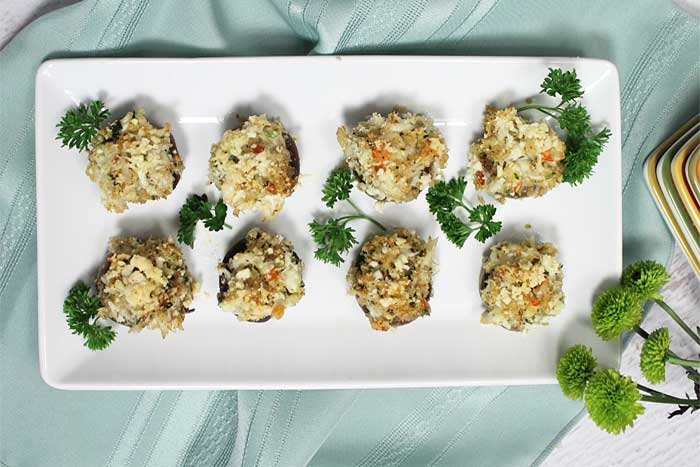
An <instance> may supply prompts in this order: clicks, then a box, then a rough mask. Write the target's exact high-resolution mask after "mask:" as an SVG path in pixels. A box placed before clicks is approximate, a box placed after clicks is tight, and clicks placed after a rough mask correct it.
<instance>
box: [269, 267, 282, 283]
mask: <svg viewBox="0 0 700 467" xmlns="http://www.w3.org/2000/svg"><path fill="white" fill-rule="evenodd" d="M279 275H280V272H279V271H278V270H277V269H274V268H273V269H272V270H270V272H268V273H267V280H268V281H274V280H275V279H277V278H278V277H279Z"/></svg>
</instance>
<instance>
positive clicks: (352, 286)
mask: <svg viewBox="0 0 700 467" xmlns="http://www.w3.org/2000/svg"><path fill="white" fill-rule="evenodd" d="M435 245H436V240H435V239H431V238H429V239H428V240H423V239H422V238H420V237H419V236H418V235H416V233H415V232H414V231H412V230H408V229H398V230H395V231H393V232H390V233H387V234H379V235H375V236H374V237H372V238H371V239H370V240H369V241H368V242H366V243H365V244H364V245H362V248H361V250H360V254H359V256H358V258H357V260H356V261H355V262H354V264H353V265H352V267H351V268H350V270H349V272H348V277H347V280H348V293H349V294H351V295H354V296H355V298H356V300H357V303H358V305H359V306H360V308H361V309H362V311H363V312H364V313H365V316H366V317H367V319H369V323H370V326H372V328H373V329H376V330H379V331H388V330H389V329H390V328H392V327H396V326H401V325H404V324H408V323H410V322H412V321H414V320H415V319H416V318H419V317H421V316H427V315H429V314H430V304H429V303H428V301H429V300H430V296H431V294H432V282H433V256H434V252H435Z"/></svg>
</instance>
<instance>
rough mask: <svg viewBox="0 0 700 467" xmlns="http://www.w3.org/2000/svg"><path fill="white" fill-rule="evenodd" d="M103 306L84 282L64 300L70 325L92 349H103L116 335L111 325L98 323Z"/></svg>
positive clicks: (64, 310)
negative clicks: (98, 315) (99, 312)
mask: <svg viewBox="0 0 700 467" xmlns="http://www.w3.org/2000/svg"><path fill="white" fill-rule="evenodd" d="M101 306H102V304H101V303H100V301H99V300H98V299H97V297H95V296H94V295H92V294H91V293H90V288H89V287H88V286H87V285H85V284H83V283H82V282H79V283H78V284H76V285H75V286H74V287H73V288H72V289H71V290H70V292H68V296H67V297H66V299H65V301H64V302H63V313H64V314H65V315H66V322H67V323H68V327H69V328H70V330H71V332H72V333H73V334H77V335H79V336H81V337H82V338H83V339H84V341H83V345H84V346H85V347H87V348H88V349H90V350H103V349H105V348H107V347H108V346H109V345H110V344H111V343H112V341H113V340H114V338H115V337H116V333H115V332H114V330H113V329H112V328H111V327H108V326H102V325H100V324H98V323H97V312H98V310H99V309H100V307H101Z"/></svg>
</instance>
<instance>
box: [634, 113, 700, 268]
mask: <svg viewBox="0 0 700 467" xmlns="http://www.w3.org/2000/svg"><path fill="white" fill-rule="evenodd" d="M698 129H700V118H698V117H697V116H696V117H693V118H691V119H690V120H689V121H688V122H686V124H685V125H683V126H682V127H681V128H679V129H678V130H677V131H676V132H675V133H674V134H673V135H671V136H670V137H669V138H668V139H667V140H666V141H664V142H663V143H662V144H661V145H660V146H659V147H658V148H656V149H655V150H654V151H653V152H652V153H651V154H650V155H649V157H647V159H646V161H645V162H644V179H645V181H646V183H647V187H648V188H649V191H650V193H651V195H652V198H653V199H654V202H655V203H656V206H657V207H658V208H659V211H660V212H661V214H662V217H663V219H664V221H665V222H666V225H667V226H668V228H669V230H670V231H671V232H672V233H673V235H674V237H676V240H677V241H678V244H679V245H680V246H681V249H682V250H683V252H684V253H685V255H686V257H687V258H688V261H689V262H690V264H691V266H692V267H693V270H694V271H695V274H696V275H698V277H700V260H699V259H698V257H697V255H696V253H695V249H696V248H695V247H694V246H693V243H692V241H693V240H692V238H690V237H689V236H686V230H687V224H686V223H685V221H686V220H687V221H688V222H690V220H689V219H686V220H684V219H682V218H681V217H680V216H679V214H678V213H677V208H676V207H675V203H674V204H673V206H674V207H672V204H671V203H672V200H670V199H668V198H667V197H666V196H667V195H666V194H665V193H666V192H668V188H666V191H664V187H663V185H664V184H663V182H662V179H660V178H658V177H657V175H658V169H659V165H660V162H659V161H660V160H661V159H662V158H663V157H664V156H665V155H666V154H675V153H676V152H677V151H678V149H679V148H681V147H682V146H683V144H685V143H686V142H687V141H688V140H689V139H690V138H691V137H692V136H693V135H694V134H696V133H697V132H698ZM686 218H687V214H686ZM684 226H685V227H684Z"/></svg>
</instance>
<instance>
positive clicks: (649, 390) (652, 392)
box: [635, 383, 673, 397]
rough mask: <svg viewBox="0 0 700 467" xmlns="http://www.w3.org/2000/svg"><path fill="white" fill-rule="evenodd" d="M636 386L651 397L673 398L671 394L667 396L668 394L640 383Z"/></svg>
mask: <svg viewBox="0 0 700 467" xmlns="http://www.w3.org/2000/svg"><path fill="white" fill-rule="evenodd" d="M635 384H636V385H637V389H639V390H640V391H644V392H648V393H649V394H651V395H654V396H663V397H673V396H671V395H669V394H666V393H664V392H661V391H657V390H656V389H652V388H649V387H647V386H644V385H641V384H639V383H635Z"/></svg>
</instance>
